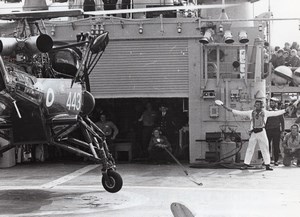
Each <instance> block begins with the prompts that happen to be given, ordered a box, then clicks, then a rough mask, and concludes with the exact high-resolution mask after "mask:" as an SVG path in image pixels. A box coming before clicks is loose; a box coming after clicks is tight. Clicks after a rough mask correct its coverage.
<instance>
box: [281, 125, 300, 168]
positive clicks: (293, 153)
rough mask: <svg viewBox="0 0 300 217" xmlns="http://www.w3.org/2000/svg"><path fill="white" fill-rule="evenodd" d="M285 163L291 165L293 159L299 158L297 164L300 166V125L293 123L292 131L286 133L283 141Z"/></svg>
mask: <svg viewBox="0 0 300 217" xmlns="http://www.w3.org/2000/svg"><path fill="white" fill-rule="evenodd" d="M282 147H283V153H284V157H283V165H284V166H291V163H292V160H294V159H297V166H300V134H299V125H298V124H293V125H292V126H291V132H290V133H288V134H286V135H285V137H284V139H283V141H282Z"/></svg>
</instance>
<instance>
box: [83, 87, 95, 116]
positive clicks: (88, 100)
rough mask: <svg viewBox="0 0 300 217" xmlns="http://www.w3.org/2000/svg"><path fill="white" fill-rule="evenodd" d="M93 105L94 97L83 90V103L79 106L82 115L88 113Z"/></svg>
mask: <svg viewBox="0 0 300 217" xmlns="http://www.w3.org/2000/svg"><path fill="white" fill-rule="evenodd" d="M94 107H95V98H94V96H93V95H92V94H91V93H90V92H88V91H86V90H85V91H84V92H83V105H82V107H81V113H82V115H88V114H90V113H91V112H92V111H93V109H94Z"/></svg>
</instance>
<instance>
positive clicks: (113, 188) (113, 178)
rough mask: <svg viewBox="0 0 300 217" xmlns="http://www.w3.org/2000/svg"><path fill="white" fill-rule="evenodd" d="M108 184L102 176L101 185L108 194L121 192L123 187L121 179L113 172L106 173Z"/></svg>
mask: <svg viewBox="0 0 300 217" xmlns="http://www.w3.org/2000/svg"><path fill="white" fill-rule="evenodd" d="M107 176H108V178H109V182H108V181H107V180H106V179H105V177H104V176H102V185H103V187H104V189H105V190H106V191H108V192H110V193H116V192H118V191H120V190H121V188H122V186H123V179H122V177H121V176H120V174H119V173H117V172H116V171H114V170H109V171H107Z"/></svg>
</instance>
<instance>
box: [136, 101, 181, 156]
mask: <svg viewBox="0 0 300 217" xmlns="http://www.w3.org/2000/svg"><path fill="white" fill-rule="evenodd" d="M138 121H139V122H141V125H142V140H141V146H140V147H141V149H140V157H149V159H150V160H154V161H163V160H167V159H168V156H167V155H166V152H165V150H164V148H167V149H169V151H172V149H173V150H175V149H176V142H175V134H176V132H175V131H176V129H177V126H176V125H177V124H176V121H175V120H174V119H173V116H172V114H170V113H169V111H168V107H167V106H166V105H165V104H162V105H161V106H160V107H159V112H157V111H155V110H154V109H153V107H152V104H151V103H149V102H148V103H147V104H146V110H145V111H144V112H143V113H142V115H141V117H140V118H139V119H138Z"/></svg>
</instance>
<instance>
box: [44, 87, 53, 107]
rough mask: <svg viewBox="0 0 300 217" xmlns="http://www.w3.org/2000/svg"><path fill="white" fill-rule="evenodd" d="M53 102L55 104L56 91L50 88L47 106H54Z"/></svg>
mask: <svg viewBox="0 0 300 217" xmlns="http://www.w3.org/2000/svg"><path fill="white" fill-rule="evenodd" d="M53 102H54V91H53V89H52V88H48V90H47V96H46V106H47V107H50V106H52V104H53Z"/></svg>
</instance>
